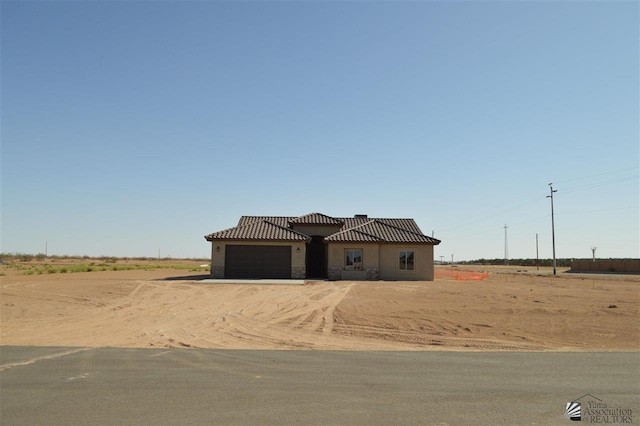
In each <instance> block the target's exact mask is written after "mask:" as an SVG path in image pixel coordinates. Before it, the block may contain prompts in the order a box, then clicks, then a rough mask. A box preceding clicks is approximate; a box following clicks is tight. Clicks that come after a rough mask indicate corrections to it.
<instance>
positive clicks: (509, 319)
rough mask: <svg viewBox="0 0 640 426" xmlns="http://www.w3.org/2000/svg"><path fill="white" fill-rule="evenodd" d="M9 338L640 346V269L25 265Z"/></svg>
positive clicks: (120, 343)
mask: <svg viewBox="0 0 640 426" xmlns="http://www.w3.org/2000/svg"><path fill="white" fill-rule="evenodd" d="M3 268H4V267H2V266H0V272H2V273H3V274H4V275H3V276H0V280H1V292H0V297H1V302H0V309H1V311H0V321H1V322H0V344H1V345H37V346H85V347H86V346H88V347H185V348H186V347H200V348H228V349H327V350H462V351H473V350H498V351H501V350H508V351H576V350H577V351H583V350H584V351H587V350H588V351H591V350H598V351H602V350H605V351H619V350H633V351H637V350H639V349H640V326H639V324H640V277H639V276H622V275H616V276H614V275H604V274H603V275H574V274H566V273H560V274H559V275H558V276H556V277H553V276H551V275H549V270H542V271H540V272H538V271H535V270H534V271H528V272H523V271H521V272H517V269H516V268H511V269H500V268H493V269H488V270H489V272H490V273H489V277H488V278H487V279H485V280H483V281H457V280H455V279H454V278H439V279H436V280H435V281H433V282H313V283H307V284H305V285H301V286H289V285H288V286H284V285H249V284H211V283H202V282H199V281H198V278H203V277H201V276H197V275H196V274H197V273H196V272H188V271H185V270H170V269H159V270H155V271H107V272H88V273H73V274H71V273H67V274H50V275H28V276H26V275H18V274H17V272H14V271H11V270H6V269H3Z"/></svg>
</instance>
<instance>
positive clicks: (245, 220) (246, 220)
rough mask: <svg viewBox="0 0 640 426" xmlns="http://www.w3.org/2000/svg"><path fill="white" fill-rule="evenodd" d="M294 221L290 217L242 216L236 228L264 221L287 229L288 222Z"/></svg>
mask: <svg viewBox="0 0 640 426" xmlns="http://www.w3.org/2000/svg"><path fill="white" fill-rule="evenodd" d="M293 219H295V217H291V216H242V217H241V218H240V220H239V221H238V226H243V225H248V224H250V223H253V222H260V221H262V220H266V221H267V222H271V223H273V224H274V225H278V226H283V227H285V228H286V227H288V225H289V221H291V220H293Z"/></svg>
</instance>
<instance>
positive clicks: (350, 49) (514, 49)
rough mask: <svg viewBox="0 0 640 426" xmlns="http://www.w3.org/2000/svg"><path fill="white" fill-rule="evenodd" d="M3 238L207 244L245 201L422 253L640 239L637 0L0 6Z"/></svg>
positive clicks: (25, 248) (199, 252)
mask: <svg viewBox="0 0 640 426" xmlns="http://www.w3.org/2000/svg"><path fill="white" fill-rule="evenodd" d="M0 7H1V9H0V12H1V24H2V25H1V34H0V35H1V43H2V44H1V48H2V51H1V60H2V62H1V67H2V74H1V84H2V86H1V89H2V94H1V96H2V97H1V104H2V105H1V106H2V111H1V119H2V123H1V124H2V128H1V137H2V152H1V154H2V158H1V161H2V176H1V177H2V228H1V231H2V235H1V246H0V251H2V252H25V253H38V252H44V250H45V244H47V247H48V252H49V254H59V255H61V254H83V255H84V254H86V255H91V256H99V255H115V256H157V255H158V251H160V253H161V255H162V256H172V257H208V256H209V250H210V249H209V244H208V243H206V241H205V240H204V238H203V236H204V235H205V234H208V233H210V232H214V231H218V230H221V229H225V228H228V227H232V226H235V224H236V223H237V220H238V219H239V217H240V216H241V215H282V216H296V215H303V214H306V213H310V212H322V213H324V214H327V215H331V216H351V215H353V214H356V213H364V214H368V215H369V216H373V217H412V218H415V219H416V221H417V223H418V225H419V226H420V227H421V228H422V230H423V232H424V233H425V234H428V235H431V233H432V232H434V234H435V237H436V238H439V239H441V240H442V243H441V244H440V245H439V246H438V247H436V252H435V255H436V259H438V258H439V256H444V258H445V259H447V260H449V259H450V258H451V255H454V259H455V260H463V259H465V260H470V259H477V258H496V257H497V258H502V257H503V256H504V242H505V238H504V226H505V224H506V225H507V226H508V230H507V232H508V251H509V257H510V258H520V257H524V258H527V257H529V258H533V257H535V236H536V234H539V243H540V257H541V258H550V257H551V209H550V202H549V201H550V200H549V199H547V198H546V196H547V195H549V186H548V184H549V183H550V182H553V183H554V189H557V190H558V192H557V193H556V194H555V198H554V203H555V212H556V216H555V219H556V253H557V256H558V257H590V256H591V250H590V247H592V246H597V247H598V249H597V251H596V254H597V256H598V257H603V258H609V257H636V258H637V257H640V253H639V251H640V248H639V245H640V244H639V234H640V230H639V217H640V214H639V207H638V206H639V191H640V190H639V178H638V174H639V168H638V166H639V162H640V153H639V140H640V131H639V113H640V111H639V103H640V102H639V93H640V88H639V76H640V71H639V52H640V46H639V38H640V37H639V16H640V13H639V12H640V11H639V3H638V2H636V1H628V2H417V1H416V2H390V1H389V2H287V1H277V2H258V1H255V2H248V1H247V2H212V1H198V2H190V1H182V2H172V1H163V2H153V1H150V2H142V1H140V2H120V1H113V2H56V1H50V2H31V1H29V2H13V1H3V2H2V3H1V6H0Z"/></svg>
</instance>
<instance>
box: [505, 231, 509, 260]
mask: <svg viewBox="0 0 640 426" xmlns="http://www.w3.org/2000/svg"><path fill="white" fill-rule="evenodd" d="M507 228H508V226H507V224H506V223H505V225H504V264H505V265H508V264H509V245H508V243H507Z"/></svg>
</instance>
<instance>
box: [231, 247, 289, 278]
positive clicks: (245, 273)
mask: <svg viewBox="0 0 640 426" xmlns="http://www.w3.org/2000/svg"><path fill="white" fill-rule="evenodd" d="M224 265H225V267H224V277H225V278H287V279H288V278H291V246H227V247H226V250H225V257H224Z"/></svg>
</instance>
